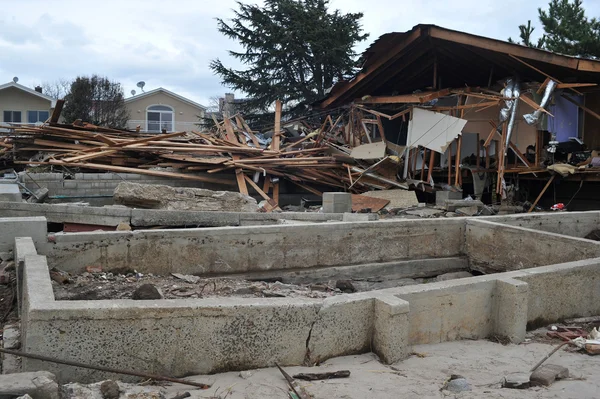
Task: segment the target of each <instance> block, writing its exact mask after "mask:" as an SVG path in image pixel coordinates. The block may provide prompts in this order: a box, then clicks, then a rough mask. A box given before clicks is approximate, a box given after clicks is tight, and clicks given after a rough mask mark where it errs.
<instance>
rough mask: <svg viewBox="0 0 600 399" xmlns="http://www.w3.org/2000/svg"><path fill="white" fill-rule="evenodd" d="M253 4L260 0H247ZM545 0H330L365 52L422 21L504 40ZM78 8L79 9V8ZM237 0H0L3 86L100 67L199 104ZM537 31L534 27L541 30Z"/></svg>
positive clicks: (214, 87) (211, 85)
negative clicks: (356, 21)
mask: <svg viewBox="0 0 600 399" xmlns="http://www.w3.org/2000/svg"><path fill="white" fill-rule="evenodd" d="M252 1H253V2H259V3H260V1H255V0H252ZM547 3H548V0H533V1H531V2H522V1H520V0H504V1H503V2H498V1H496V0H478V1H474V0H463V1H462V2H447V1H445V0H411V1H409V0H371V1H370V2H365V1H364V0H331V6H332V7H333V8H338V9H340V10H342V11H344V12H363V13H364V14H365V15H364V19H363V27H364V30H365V31H366V32H368V33H370V34H371V36H370V37H369V39H368V40H367V42H364V43H361V44H359V45H358V46H357V51H359V52H360V51H362V50H364V49H365V48H366V47H367V46H368V45H369V44H370V43H371V42H372V41H373V40H375V39H376V38H377V37H378V36H380V35H381V34H384V33H386V32H392V31H396V32H398V31H406V30H408V29H410V28H412V27H413V26H414V25H416V24H419V23H431V24H436V25H440V26H444V27H447V28H450V29H456V30H462V31H466V32H469V33H474V34H478V35H482V36H488V37H493V38H497V39H502V40H506V39H507V38H508V37H509V36H513V37H515V38H516V37H517V36H518V28H517V26H518V25H519V24H521V23H524V22H526V21H527V20H528V19H531V20H532V22H533V23H534V25H537V26H539V24H538V23H537V8H538V7H540V6H541V7H545V6H546V5H547ZM598 3H600V2H597V1H591V0H587V1H585V2H584V6H585V7H586V11H587V13H588V15H589V16H595V15H600V4H598ZM82 4H85V6H82ZM235 6H236V3H235V1H234V0H219V1H215V0H210V1H209V0H204V1H197V0H174V1H171V2H164V1H158V0H127V1H124V0H104V1H102V2H87V1H86V2H81V1H79V0H54V1H52V2H48V1H46V0H20V1H11V2H7V4H3V13H2V15H1V16H0V26H2V29H0V84H1V83H4V82H8V81H10V79H12V77H13V76H15V75H16V76H19V78H20V82H21V83H23V84H25V85H28V86H34V85H36V84H39V83H41V82H43V81H53V80H57V79H59V78H68V79H70V78H74V77H75V76H77V75H90V74H93V73H97V74H100V75H104V76H108V77H109V78H111V79H114V80H117V81H119V82H121V83H122V84H123V85H124V88H125V92H126V93H127V94H129V92H130V90H131V89H136V90H138V91H139V89H137V87H135V84H136V82H138V81H139V80H144V81H146V89H147V90H151V89H154V88H157V87H159V86H162V87H165V88H167V89H169V90H172V91H175V92H177V93H179V94H181V95H184V96H186V97H189V98H190V99H192V100H194V101H197V102H200V103H203V104H206V103H208V102H209V98H210V97H213V96H216V95H222V94H223V93H224V92H225V91H228V89H227V88H225V87H223V86H221V84H220V82H219V79H218V77H216V76H213V74H212V72H211V71H210V69H209V67H208V65H209V63H210V61H211V60H212V59H215V58H220V59H221V60H223V61H224V62H225V63H226V65H231V66H233V67H240V65H239V63H237V62H236V61H235V60H232V59H231V58H230V57H229V56H228V53H227V50H239V49H240V47H239V45H238V44H237V43H235V42H233V41H231V40H229V39H227V38H225V37H224V36H223V35H221V34H220V33H219V32H218V31H217V22H216V20H215V18H225V19H226V18H230V17H231V16H233V12H232V9H233V8H235ZM539 31H540V28H538V30H537V31H536V33H539Z"/></svg>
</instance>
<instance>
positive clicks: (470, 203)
mask: <svg viewBox="0 0 600 399" xmlns="http://www.w3.org/2000/svg"><path fill="white" fill-rule="evenodd" d="M444 206H445V208H446V210H447V211H448V212H455V211H456V210H457V209H459V208H471V207H477V209H478V210H480V209H482V208H483V202H481V201H479V200H446V201H445V202H444Z"/></svg>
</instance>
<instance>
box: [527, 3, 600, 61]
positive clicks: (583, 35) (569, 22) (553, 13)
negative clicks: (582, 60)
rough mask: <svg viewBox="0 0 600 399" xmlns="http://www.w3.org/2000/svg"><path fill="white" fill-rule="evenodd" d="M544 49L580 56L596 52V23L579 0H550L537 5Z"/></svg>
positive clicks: (599, 33) (599, 26) (599, 35)
mask: <svg viewBox="0 0 600 399" xmlns="http://www.w3.org/2000/svg"><path fill="white" fill-rule="evenodd" d="M538 13H539V17H540V22H541V23H542V25H543V27H544V36H545V46H544V48H546V49H547V50H550V51H554V52H557V53H561V54H569V55H577V56H581V57H598V56H600V23H599V22H598V21H597V20H596V18H592V19H588V18H587V17H586V15H585V10H584V8H583V6H582V0H574V1H573V2H572V3H571V2H570V1H569V0H552V1H550V3H549V5H548V11H544V10H542V9H541V8H540V9H538Z"/></svg>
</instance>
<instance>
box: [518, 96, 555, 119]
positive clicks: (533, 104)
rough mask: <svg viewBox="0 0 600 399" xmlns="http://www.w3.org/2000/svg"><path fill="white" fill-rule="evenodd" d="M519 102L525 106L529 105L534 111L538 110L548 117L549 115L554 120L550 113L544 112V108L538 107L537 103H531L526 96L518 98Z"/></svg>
mask: <svg viewBox="0 0 600 399" xmlns="http://www.w3.org/2000/svg"><path fill="white" fill-rule="evenodd" d="M519 100H521V101H523V102H524V103H525V104H527V105H529V106H530V107H532V108H533V109H534V110H540V111H542V112H543V113H545V114H548V115H550V116H551V117H553V118H554V115H552V114H551V113H550V112H548V111H546V109H545V108H543V107H540V105H539V104H538V103H536V102H535V101H533V100H532V99H531V98H529V97H527V96H526V95H522V96H520V97H519Z"/></svg>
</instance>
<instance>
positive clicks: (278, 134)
mask: <svg viewBox="0 0 600 399" xmlns="http://www.w3.org/2000/svg"><path fill="white" fill-rule="evenodd" d="M281 108H282V105H281V101H280V100H277V101H275V130H274V132H273V142H272V143H271V149H272V150H275V151H279V143H280V140H281ZM329 120H331V116H329ZM277 203H279V201H278V202H277Z"/></svg>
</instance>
